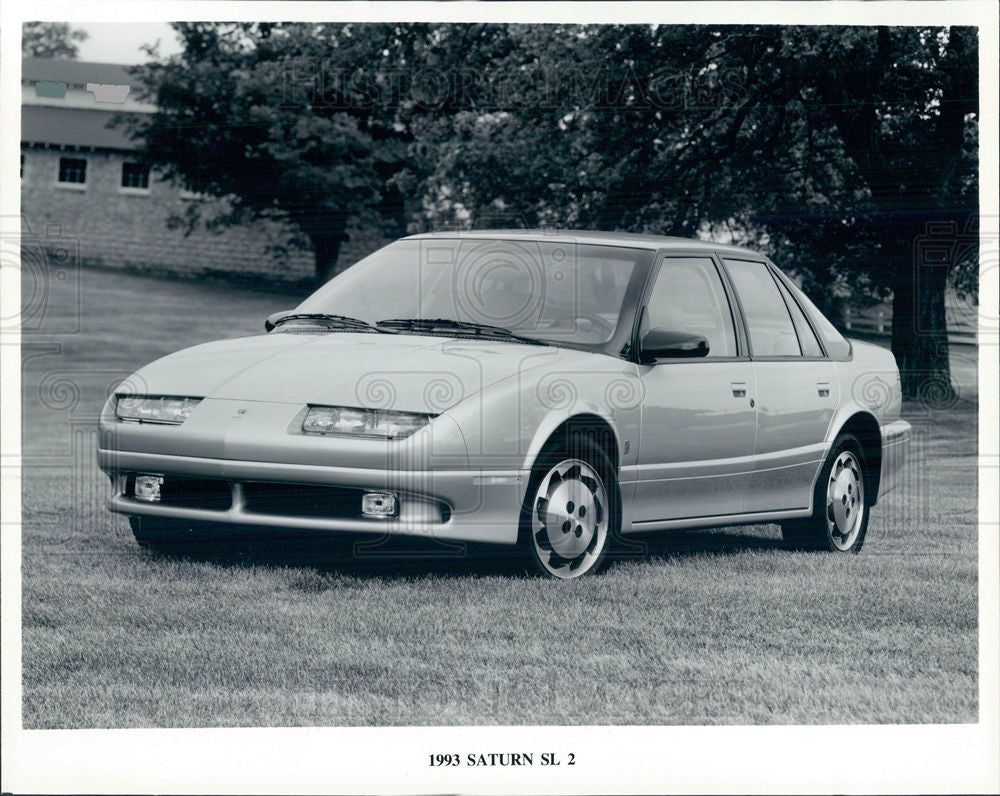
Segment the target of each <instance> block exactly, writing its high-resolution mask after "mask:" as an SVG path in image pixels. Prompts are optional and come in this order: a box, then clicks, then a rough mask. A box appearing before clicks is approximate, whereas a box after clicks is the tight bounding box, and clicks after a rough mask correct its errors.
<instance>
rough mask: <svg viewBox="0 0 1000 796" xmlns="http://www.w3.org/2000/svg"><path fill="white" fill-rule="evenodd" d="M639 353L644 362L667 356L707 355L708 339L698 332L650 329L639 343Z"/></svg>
mask: <svg viewBox="0 0 1000 796" xmlns="http://www.w3.org/2000/svg"><path fill="white" fill-rule="evenodd" d="M639 354H640V355H641V357H642V360H643V361H644V362H645V361H648V360H651V359H661V358H667V357H704V356H708V340H706V339H705V338H704V337H702V336H701V335H700V334H688V333H687V332H671V331H669V330H668V329H650V330H649V331H648V332H646V334H645V335H643V338H642V340H641V341H640V343H639Z"/></svg>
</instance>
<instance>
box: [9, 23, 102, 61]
mask: <svg viewBox="0 0 1000 796" xmlns="http://www.w3.org/2000/svg"><path fill="white" fill-rule="evenodd" d="M88 38H90V37H89V35H88V34H87V31H85V30H80V29H78V28H71V27H70V26H69V23H68V22H25V23H24V26H23V27H22V28H21V54H22V55H24V56H25V57H28V58H76V57H77V55H79V50H78V49H77V46H76V44H75V43H74V42H80V41H86V40H87V39H88Z"/></svg>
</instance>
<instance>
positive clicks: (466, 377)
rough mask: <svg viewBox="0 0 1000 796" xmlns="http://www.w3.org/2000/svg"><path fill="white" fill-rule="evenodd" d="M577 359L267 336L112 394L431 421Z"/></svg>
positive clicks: (490, 346) (361, 338)
mask: <svg viewBox="0 0 1000 796" xmlns="http://www.w3.org/2000/svg"><path fill="white" fill-rule="evenodd" d="M579 356H581V352H579V351H571V350H568V349H561V348H555V347H549V346H545V347H543V346H534V345H525V344H522V343H508V342H503V341H487V340H463V339H451V338H442V337H430V336H422V335H406V334H399V335H388V334H369V333H352V332H325V333H316V334H301V333H271V334H268V335H258V336H254V337H244V338H237V339H231V340H220V341H217V342H213V343H206V344H204V345H199V346H195V347H193V348H188V349H185V350H183V351H179V352H177V353H175V354H170V355H169V356H166V357H164V358H162V359H159V360H157V361H155V362H153V363H151V364H149V365H147V366H146V367H144V368H142V369H141V370H139V371H138V372H136V373H135V374H134V375H133V376H132V377H131V378H129V379H128V380H126V382H124V383H123V384H122V385H121V387H120V388H119V390H118V392H119V393H132V394H146V395H187V396H194V397H203V398H224V399H235V400H242V401H269V402H277V403H296V404H306V403H310V404H326V405H332V406H364V407H368V408H376V409H397V410H400V411H410V412H431V413H437V412H442V411H444V410H445V409H447V408H448V407H450V406H453V405H455V404H457V403H458V402H460V401H461V400H463V399H464V398H467V397H469V396H470V395H474V394H476V393H477V392H479V391H481V390H483V389H484V388H485V387H487V386H489V385H490V384H493V383H495V382H497V381H500V380H503V379H506V378H508V377H510V376H513V375H515V374H517V373H519V372H524V371H526V370H529V369H534V368H536V367H539V366H541V365H544V364H554V363H555V362H557V361H558V360H560V359H564V358H568V357H573V358H576V357H579ZM583 356H587V357H589V356H597V355H591V354H584V355H583Z"/></svg>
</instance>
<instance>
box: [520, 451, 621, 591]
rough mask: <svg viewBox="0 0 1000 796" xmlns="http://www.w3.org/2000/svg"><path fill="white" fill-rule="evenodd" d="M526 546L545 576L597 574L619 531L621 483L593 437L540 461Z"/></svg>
mask: <svg viewBox="0 0 1000 796" xmlns="http://www.w3.org/2000/svg"><path fill="white" fill-rule="evenodd" d="M522 518H523V519H522V528H523V530H524V534H525V536H526V537H527V539H526V547H527V549H528V552H529V554H530V557H531V559H532V561H533V562H534V565H535V566H536V567H537V568H538V569H539V571H541V572H542V573H543V574H545V575H548V576H550V577H553V578H559V579H560V580H570V579H572V578H578V577H580V576H582V575H586V574H588V573H593V572H596V571H597V570H599V569H600V567H601V565H602V564H603V563H604V561H605V557H606V554H607V550H608V546H609V544H610V541H611V539H612V538H613V537H614V535H615V534H616V533H617V528H618V522H619V518H618V481H617V478H616V477H615V473H614V468H613V467H612V465H611V462H610V461H608V457H607V456H606V455H605V454H604V451H602V450H601V449H600V447H599V446H598V445H596V444H595V443H594V442H593V441H592V440H591V439H590V438H588V437H586V436H583V435H574V436H573V437H572V438H571V441H570V444H568V445H566V444H562V445H556V446H551V447H548V448H547V449H546V450H544V451H543V452H542V454H541V455H540V456H539V460H538V464H537V465H536V467H535V470H534V472H533V474H532V478H531V482H530V483H529V485H528V492H527V495H526V497H525V504H524V508H523V511H522Z"/></svg>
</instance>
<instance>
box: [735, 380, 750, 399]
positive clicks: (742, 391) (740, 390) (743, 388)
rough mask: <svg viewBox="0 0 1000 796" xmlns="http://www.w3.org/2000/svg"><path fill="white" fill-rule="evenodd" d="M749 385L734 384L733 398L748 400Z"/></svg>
mask: <svg viewBox="0 0 1000 796" xmlns="http://www.w3.org/2000/svg"><path fill="white" fill-rule="evenodd" d="M746 397H747V385H746V384H745V383H744V382H741V381H734V382H733V398H746Z"/></svg>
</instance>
